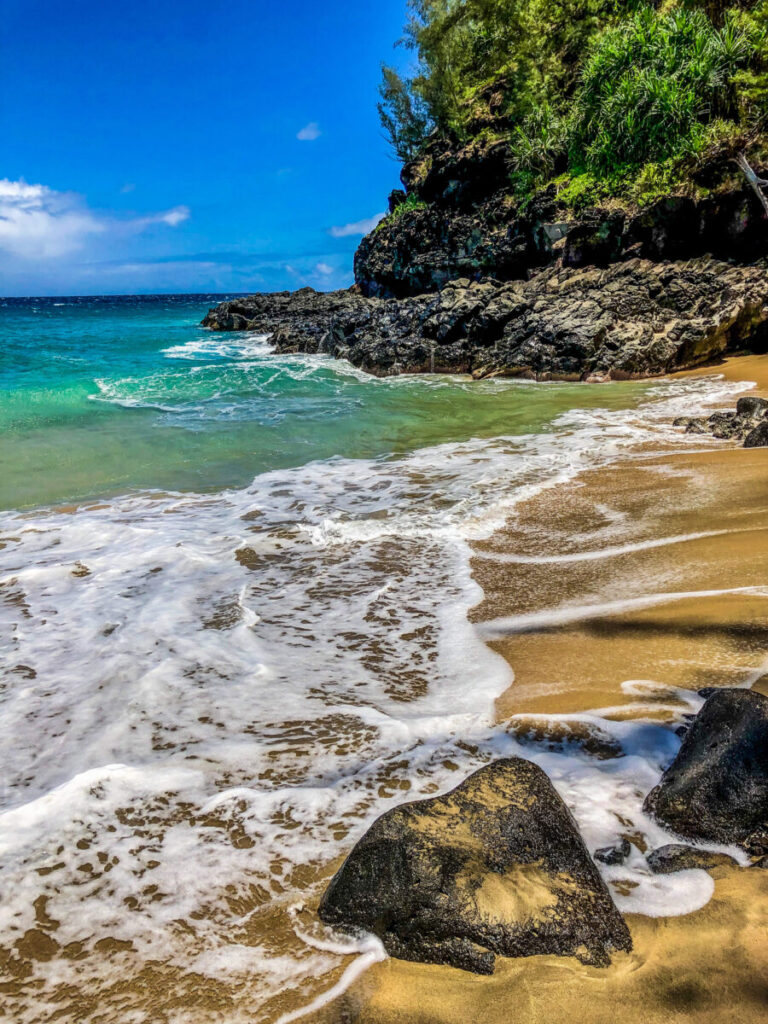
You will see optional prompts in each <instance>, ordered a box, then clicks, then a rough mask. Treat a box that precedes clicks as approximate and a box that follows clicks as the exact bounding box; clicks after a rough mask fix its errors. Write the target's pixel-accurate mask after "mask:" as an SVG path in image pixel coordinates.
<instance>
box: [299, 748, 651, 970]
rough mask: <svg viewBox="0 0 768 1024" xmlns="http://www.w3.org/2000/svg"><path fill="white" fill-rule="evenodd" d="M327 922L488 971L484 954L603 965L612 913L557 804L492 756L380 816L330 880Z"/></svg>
mask: <svg viewBox="0 0 768 1024" xmlns="http://www.w3.org/2000/svg"><path fill="white" fill-rule="evenodd" d="M319 913H320V917H321V918H322V919H323V920H324V921H325V922H326V923H328V924H333V925H338V926H347V927H352V928H355V927H356V928H361V929H364V930H366V931H370V932H374V933H375V934H376V935H378V936H379V937H380V938H381V940H382V941H383V943H384V946H385V947H386V949H387V951H388V952H389V953H390V954H392V955H393V956H396V957H399V958H401V959H404V960H416V961H421V962H426V963H441V964H450V965H452V966H454V967H460V968H463V969H464V970H470V971H475V972H477V973H481V974H488V973H491V972H492V971H493V967H494V958H495V955H496V954H501V955H503V956H512V957H517V956H531V955H534V954H538V953H554V954H558V955H561V956H567V955H572V956H576V957H578V958H579V959H580V960H581V961H582V962H584V963H590V964H595V965H606V964H608V963H609V962H610V954H611V952H612V951H614V950H626V951H629V950H630V949H631V945H632V943H631V939H630V935H629V931H628V929H627V926H626V924H625V923H624V920H623V918H622V916H621V914H620V913H619V911H618V910H617V909H616V906H615V905H614V903H613V900H612V899H611V896H610V894H609V892H608V889H607V888H606V886H605V883H604V882H603V880H602V878H601V877H600V874H599V872H598V870H597V868H596V867H595V865H594V863H593V862H592V859H591V857H590V856H589V853H588V852H587V849H586V847H585V846H584V843H583V841H582V839H581V836H580V834H579V831H578V828H577V826H576V823H575V821H574V820H573V818H572V816H571V814H570V812H569V811H568V809H567V807H566V806H565V804H564V803H563V801H562V800H561V798H560V797H559V796H558V794H557V793H556V791H555V790H554V788H553V787H552V784H551V783H550V781H549V779H548V778H547V776H546V775H545V773H544V772H543V771H542V770H541V769H540V768H539V767H537V766H536V765H534V764H532V763H531V762H530V761H526V760H523V759H522V758H510V759H504V760H499V761H495V762H494V763H493V764H490V765H488V766H486V767H484V768H481V769H480V770H479V771H477V772H475V773H474V774H473V775H471V776H470V777H469V778H468V779H465V781H464V782H462V783H461V785H460V786H458V787H457V788H456V789H454V790H452V791H451V792H450V793H447V794H446V795H445V796H440V797H434V798H432V799H428V800H419V801H417V802H415V803H408V804H403V805H401V806H399V807H395V808H393V809H392V810H390V811H388V812H387V813H386V814H384V815H382V817H380V818H379V819H378V820H377V821H376V822H375V823H374V824H373V825H372V826H371V828H370V829H369V830H368V832H367V833H366V834H365V835H364V836H363V838H362V839H361V840H360V841H359V842H358V843H357V845H356V846H355V847H354V849H353V850H352V852H351V853H350V855H349V856H348V857H347V859H346V861H345V862H344V864H343V865H342V867H341V868H340V870H339V871H338V872H337V874H336V875H335V876H334V878H333V879H332V880H331V882H330V884H329V886H328V889H327V890H326V893H325V895H324V896H323V900H322V902H321V904H320V908H319Z"/></svg>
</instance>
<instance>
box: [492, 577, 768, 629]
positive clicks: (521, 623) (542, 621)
mask: <svg viewBox="0 0 768 1024" xmlns="http://www.w3.org/2000/svg"><path fill="white" fill-rule="evenodd" d="M728 594H754V595H755V597H766V598H768V586H762V587H729V588H727V589H725V590H681V591H676V592H674V591H673V592H671V593H667V594H647V595H646V596H644V597H632V598H627V599H626V600H624V601H607V602H605V603H604V604H586V605H571V606H568V607H565V608H552V609H548V610H546V611H542V612H530V613H528V614H526V615H509V616H504V617H502V618H498V619H490V620H489V621H488V622H481V623H478V626H477V629H478V631H479V633H480V635H481V636H482V637H484V638H485V639H493V638H494V637H502V636H512V635H514V634H517V633H534V632H536V631H537V630H543V629H548V628H551V627H553V626H566V625H569V624H570V623H572V622H583V621H585V620H588V619H601V618H603V617H606V616H609V615H620V614H622V613H623V612H633V611H642V610H643V609H644V608H653V607H654V606H655V605H660V604H669V603H671V602H673V601H685V600H686V599H687V598H692V597H697V598H705V597H725V596H726V595H728Z"/></svg>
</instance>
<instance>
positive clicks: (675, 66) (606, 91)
mask: <svg viewBox="0 0 768 1024" xmlns="http://www.w3.org/2000/svg"><path fill="white" fill-rule="evenodd" d="M753 53H754V43H753V42H752V41H751V40H750V38H749V35H748V33H747V32H746V31H745V30H744V29H743V28H741V27H739V26H738V25H737V24H736V22H735V20H733V19H726V23H725V25H724V26H723V28H721V29H715V28H714V27H713V26H712V24H711V22H710V21H709V20H708V18H707V17H706V15H705V14H704V13H703V11H701V10H684V9H678V10H672V11H670V12H668V13H666V14H660V13H658V12H656V11H654V10H652V9H650V8H643V9H641V10H640V11H638V12H637V13H636V14H634V15H633V16H632V17H631V18H629V19H627V20H626V21H625V22H623V23H622V24H620V25H617V26H616V27H614V28H610V29H607V30H606V31H605V32H603V33H602V35H601V36H600V37H599V39H598V40H597V42H596V43H595V45H594V47H593V49H592V52H591V54H590V56H589V58H588V60H587V62H586V65H585V67H584V72H583V76H582V85H581V89H580V91H579V94H578V97H577V105H576V112H575V121H574V146H573V157H574V162H575V163H576V164H578V163H581V164H583V166H584V168H585V169H588V170H590V171H592V172H595V173H598V174H605V173H608V172H611V171H617V170H621V169H622V168H630V167H639V166H641V165H642V164H645V163H647V162H649V161H653V162H660V161H664V160H666V159H668V158H669V157H672V156H684V155H686V154H688V153H695V152H697V151H698V150H699V149H700V148H701V145H702V141H703V138H704V134H705V127H706V125H707V123H708V122H710V121H712V120H713V119H714V118H716V117H731V118H733V117H736V116H737V115H738V103H737V97H736V90H735V87H734V80H735V76H736V75H737V73H738V72H739V70H740V69H742V68H744V67H745V66H746V65H747V63H748V61H749V59H750V57H751V56H752V55H753Z"/></svg>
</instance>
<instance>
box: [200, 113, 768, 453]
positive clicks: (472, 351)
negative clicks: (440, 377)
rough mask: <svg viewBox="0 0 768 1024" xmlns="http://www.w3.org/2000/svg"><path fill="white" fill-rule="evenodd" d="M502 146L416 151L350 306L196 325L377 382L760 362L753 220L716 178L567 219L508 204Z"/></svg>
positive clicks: (241, 312)
mask: <svg viewBox="0 0 768 1024" xmlns="http://www.w3.org/2000/svg"><path fill="white" fill-rule="evenodd" d="M509 145H510V144H509V143H508V142H507V141H504V139H502V138H499V137H498V136H494V135H493V133H492V132H491V133H484V132H480V133H479V134H478V135H477V136H476V137H475V138H474V139H473V140H472V141H471V142H470V143H468V144H467V145H465V146H464V147H460V146H458V145H454V146H453V147H451V146H450V145H448V144H447V143H446V142H445V141H441V140H440V139H437V138H435V139H433V140H431V141H430V143H429V144H428V145H427V147H426V150H425V151H424V152H423V153H422V155H421V157H420V158H419V160H418V161H417V162H415V163H412V164H409V165H407V166H406V167H405V168H404V169H403V172H402V175H401V177H402V181H403V184H404V186H405V191H403V190H396V191H395V192H393V193H392V196H390V214H389V216H388V217H387V218H386V219H385V220H384V221H383V222H382V223H381V224H380V225H379V226H378V227H377V228H376V229H375V230H374V231H373V232H371V234H369V235H368V236H367V237H366V238H364V239H363V240H362V242H361V244H360V247H359V248H358V251H357V253H356V256H355V277H356V281H357V283H356V285H355V287H354V288H353V289H350V290H349V291H345V292H329V293H326V294H318V293H316V292H313V291H312V290H311V289H307V288H304V289H302V290H301V291H299V292H296V293H293V294H291V293H289V292H279V293H276V294H274V295H255V296H250V297H249V298H246V299H237V300H234V301H232V302H226V303H223V304H222V305H221V306H219V307H217V309H215V310H211V312H210V313H209V314H208V316H207V317H206V318H205V320H204V321H203V323H204V324H205V325H206V326H208V327H211V328H212V329H214V330H249V331H255V332H258V333H263V334H271V335H272V341H273V343H274V345H275V347H276V350H277V351H278V352H324V353H328V354H329V355H333V356H338V357H340V358H345V359H349V360H350V361H351V362H352V363H354V364H355V365H356V366H359V367H361V368H362V369H364V370H367V371H369V372H370V373H373V374H377V375H379V376H384V375H388V374H396V373H428V372H433V371H434V372H450V373H471V374H473V375H475V376H485V375H488V374H505V375H520V376H525V377H529V378H535V379H540V380H550V379H554V380H583V379H605V378H608V377H612V378H621V377H643V376H649V375H654V374H661V373H665V372H667V371H669V370H674V369H683V368H687V367H692V366H696V365H698V364H701V363H705V362H707V361H708V360H711V359H713V358H715V357H717V356H719V355H722V354H723V353H724V352H727V351H733V350H737V349H743V348H750V349H752V350H753V351H755V350H756V351H761V350H765V349H766V348H768V327H767V326H766V320H768V287H767V282H768V275H767V274H766V266H767V265H768V263H766V260H768V218H766V216H765V213H764V211H763V207H762V205H761V203H760V201H759V199H758V198H757V196H756V195H755V193H754V192H753V190H752V189H751V188H750V186H749V184H748V183H747V182H746V180H745V179H744V176H743V174H742V173H741V172H740V171H739V170H738V169H737V168H736V167H735V165H734V164H733V162H732V161H728V160H726V159H724V158H720V159H719V160H713V161H711V162H710V164H709V165H707V166H704V167H702V168H700V169H699V170H698V171H697V172H696V175H695V176H694V179H693V181H692V185H691V189H692V191H690V190H689V191H690V194H686V195H682V194H681V195H668V196H664V197H662V198H660V199H658V200H657V201H656V202H654V203H652V204H651V205H648V206H646V207H645V208H643V209H637V208H631V207H630V206H628V205H626V204H625V206H622V205H621V204H619V203H617V202H616V201H613V202H612V204H611V206H610V208H606V209H601V208H593V209H587V210H584V211H582V212H581V213H579V214H578V215H576V214H574V212H573V210H572V209H570V208H569V207H568V206H567V205H565V203H564V201H563V198H562V195H561V193H559V192H558V187H557V186H556V185H555V184H551V185H549V186H548V187H547V188H544V189H542V190H541V191H540V192H539V193H537V194H536V195H534V196H533V197H532V198H531V199H530V200H529V201H528V202H526V203H525V204H522V205H521V204H519V203H517V202H516V201H515V200H514V198H513V196H512V194H511V191H510V174H511V171H512V154H511V150H510V148H509ZM760 152H762V151H759V152H758V154H757V155H758V157H759V155H760ZM753 159H754V158H753ZM755 166H756V168H757V169H758V171H760V172H762V171H763V167H762V165H761V163H760V162H756V163H755ZM693 186H696V188H698V189H699V191H698V192H696V188H694V187H693ZM691 429H699V428H698V427H696V426H695V425H694V426H692V427H691ZM702 429H708V428H707V427H704V428H702ZM723 429H725V427H723ZM760 430H761V431H762V433H760V432H758V434H755V435H754V438H753V439H752V441H751V442H750V443H761V444H763V443H765V441H766V440H768V428H763V427H762V426H761V428H760ZM764 435H765V439H764V440H761V438H763V436H764Z"/></svg>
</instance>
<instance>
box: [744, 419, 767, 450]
mask: <svg viewBox="0 0 768 1024" xmlns="http://www.w3.org/2000/svg"><path fill="white" fill-rule="evenodd" d="M744 447H745V448H767V447H768V420H763V422H762V423H758V425H757V426H756V427H754V428H753V429H752V430H750V432H749V433H748V434H747V436H746V437H745V438H744Z"/></svg>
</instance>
